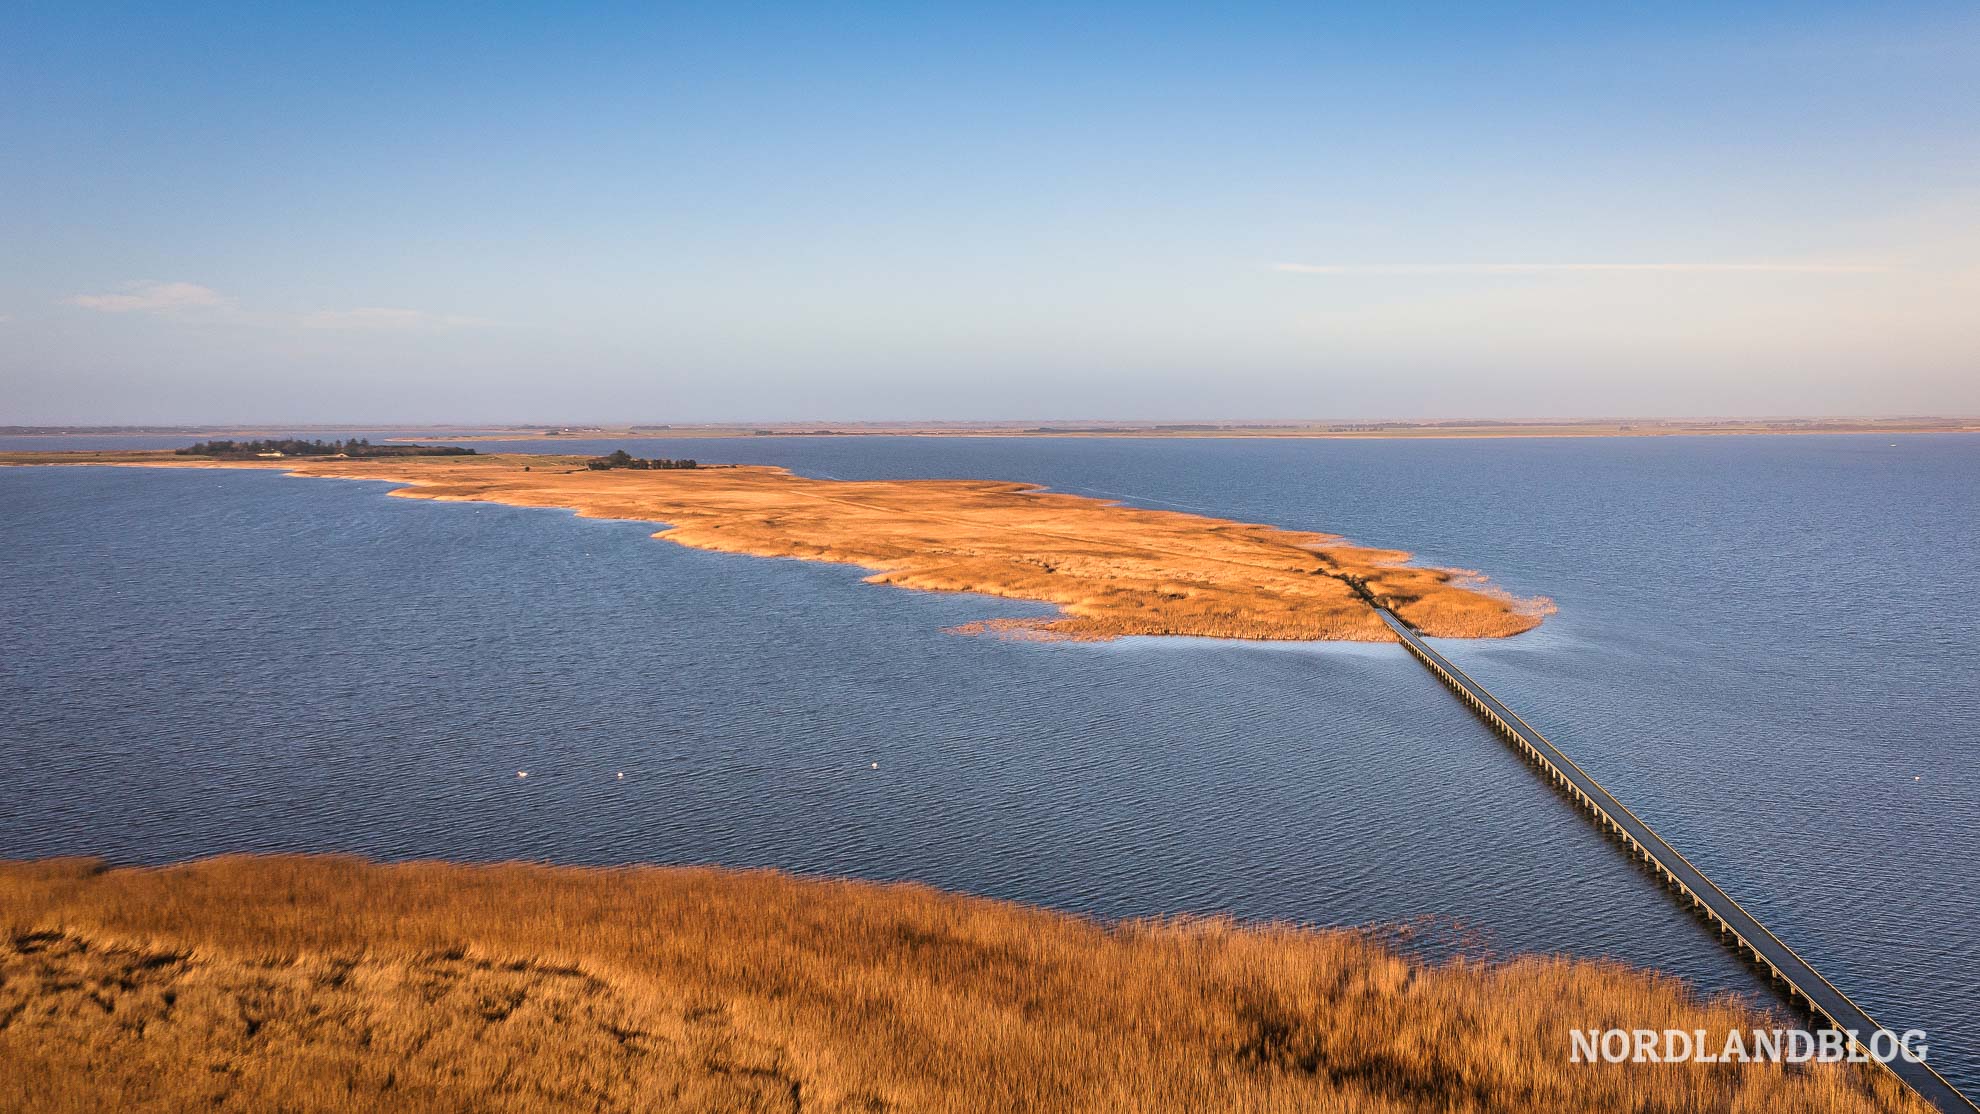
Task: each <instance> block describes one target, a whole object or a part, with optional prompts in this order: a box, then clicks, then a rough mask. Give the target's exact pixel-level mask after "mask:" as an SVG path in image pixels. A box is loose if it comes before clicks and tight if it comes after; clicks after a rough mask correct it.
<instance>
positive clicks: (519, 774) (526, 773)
mask: <svg viewBox="0 0 1980 1114" xmlns="http://www.w3.org/2000/svg"><path fill="white" fill-rule="evenodd" d="M516 776H517V777H519V778H525V777H528V776H529V771H528V770H517V771H516Z"/></svg>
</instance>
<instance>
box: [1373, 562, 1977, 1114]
mask: <svg viewBox="0 0 1980 1114" xmlns="http://www.w3.org/2000/svg"><path fill="white" fill-rule="evenodd" d="M1371 602H1373V601H1371ZM1376 613H1377V614H1379V615H1381V616H1382V621H1383V622H1385V623H1387V624H1388V625H1389V628H1390V629H1391V630H1393V631H1395V632H1396V637H1398V638H1400V639H1401V640H1402V644H1403V645H1404V646H1406V647H1408V649H1409V652H1410V653H1411V654H1413V655H1415V656H1416V659H1417V660H1418V661H1421V662H1422V663H1423V664H1424V665H1426V666H1428V667H1429V668H1430V672H1432V673H1434V674H1436V675H1437V677H1438V679H1439V680H1441V681H1443V682H1444V684H1446V685H1448V686H1450V689H1451V691H1453V692H1455V693H1457V695H1458V698H1459V699H1461V700H1463V701H1464V702H1465V703H1466V704H1468V705H1470V707H1471V709H1472V710H1473V711H1475V712H1477V713H1478V714H1479V715H1480V716H1481V717H1483V718H1484V720H1485V722H1487V723H1489V724H1491V725H1492V727H1493V728H1495V729H1496V730H1497V731H1498V732H1499V734H1501V735H1503V736H1505V738H1506V740H1507V741H1508V742H1510V743H1511V744H1512V745H1513V747H1514V748H1515V749H1517V750H1518V751H1519V752H1520V753H1521V754H1522V755H1523V756H1525V758H1526V759H1527V760H1528V761H1529V762H1531V763H1532V764H1533V765H1535V766H1537V767H1538V768H1539V769H1540V771H1541V772H1542V773H1543V774H1545V775H1546V777H1547V778H1548V779H1549V780H1550V781H1552V782H1553V783H1554V784H1555V785H1557V786H1559V787H1560V789H1561V790H1562V791H1563V792H1564V793H1566V794H1567V795H1568V796H1569V797H1571V798H1572V799H1573V800H1574V801H1575V803H1577V804H1579V805H1580V806H1581V807H1582V808H1583V809H1585V810H1587V812H1588V813H1589V814H1590V815H1591V816H1592V817H1593V818H1594V820H1595V822H1596V823H1598V824H1600V825H1601V826H1602V828H1603V830H1604V831H1606V832H1607V833H1609V834H1610V835H1612V836H1613V837H1614V838H1615V839H1616V840H1618V841H1619V842H1621V843H1622V845H1623V846H1624V847H1625V848H1627V849H1628V850H1629V852H1630V854H1631V855H1633V856H1635V857H1637V858H1639V859H1642V860H1643V861H1644V862H1645V863H1646V864H1648V865H1649V866H1650V867H1651V868H1652V869H1653V870H1655V871H1656V872H1657V873H1658V874H1659V875H1660V876H1661V877H1662V878H1663V880H1664V882H1665V884H1666V885H1667V886H1668V887H1670V888H1671V889H1672V890H1674V891H1675V892H1676V894H1677V895H1678V897H1679V899H1680V900H1681V901H1683V902H1684V903H1685V904H1686V905H1687V906H1688V907H1689V908H1691V909H1692V910H1693V911H1695V912H1696V913H1698V915H1699V916H1701V917H1703V918H1705V920H1706V921H1707V922H1709V923H1710V924H1711V925H1712V926H1713V927H1714V928H1715V929H1717V930H1718V933H1719V937H1720V939H1721V940H1724V941H1725V942H1726V943H1727V944H1728V945H1729V946H1731V947H1732V948H1733V950H1734V951H1735V952H1737V953H1739V954H1740V955H1741V956H1742V957H1746V958H1750V959H1751V960H1752V961H1753V963H1754V964H1755V965H1757V966H1758V967H1759V968H1760V969H1761V970H1763V971H1764V972H1765V973H1766V974H1767V976H1768V977H1769V978H1770V979H1771V980H1772V981H1774V982H1776V983H1779V984H1781V985H1783V986H1784V987H1785V988H1786V992H1787V995H1788V999H1789V1001H1790V1002H1792V1003H1795V1004H1798V1005H1802V1006H1805V1007H1807V1009H1808V1011H1809V1012H1810V1013H1811V1014H1813V1015H1814V1016H1815V1017H1817V1018H1819V1019H1820V1020H1821V1021H1822V1022H1823V1023H1826V1024H1827V1025H1829V1026H1831V1027H1833V1028H1835V1029H1838V1030H1841V1031H1842V1032H1844V1033H1849V1034H1851V1043H1852V1044H1854V1045H1855V1046H1856V1047H1859V1048H1862V1049H1863V1050H1864V1051H1865V1053H1866V1055H1867V1052H1868V1048H1869V1043H1870V1041H1871V1039H1872V1037H1873V1035H1874V1034H1876V1033H1877V1032H1878V1031H1879V1029H1881V1028H1882V1027H1881V1026H1879V1025H1878V1024H1877V1023H1876V1022H1875V1021H1873V1020H1871V1018H1870V1015H1869V1014H1868V1013H1867V1012H1865V1011H1864V1009H1863V1007H1861V1006H1859V1005H1857V1004H1856V1003H1855V1002H1853V1001H1851V1000H1850V998H1849V996H1848V995H1847V994H1844V993H1843V992H1842V991H1840V990H1838V989H1836V986H1835V984H1834V983H1831V982H1830V981H1829V980H1828V979H1826V978H1823V977H1822V975H1821V973H1820V972H1818V971H1817V970H1815V968H1814V967H1813V966H1811V965H1810V964H1809V963H1808V961H1807V960H1805V959H1803V958H1801V957H1800V956H1799V955H1796V954H1795V951H1794V949H1793V948H1790V947H1788V946H1787V945H1786V944H1785V943H1783V942H1782V941H1781V938H1780V937H1778V936H1775V935H1774V934H1773V933H1772V932H1771V931H1769V930H1768V929H1767V926H1766V925H1763V924H1761V923H1760V922H1759V920H1757V919H1756V918H1755V917H1754V916H1753V915H1752V914H1751V913H1748V912H1747V911H1746V910H1745V909H1743V908H1741V907H1740V904H1739V902H1737V901H1734V900H1733V899H1732V898H1731V897H1730V896H1729V895H1727V893H1726V892H1725V891H1724V890H1722V889H1720V888H1719V887H1718V886H1717V885H1716V884H1715V883H1714V882H1713V881H1712V880H1711V879H1710V878H1707V877H1705V874H1704V872H1702V871H1700V870H1699V869H1698V868H1697V867H1695V866H1693V865H1691V861H1690V860H1689V859H1686V858H1685V857H1684V856H1683V855H1681V854H1679V853H1678V851H1677V849H1676V848H1674V847H1672V846H1671V845H1670V844H1668V843H1666V842H1664V838H1663V837H1662V836H1660V835H1658V834H1657V832H1656V830H1655V829H1653V828H1651V827H1650V825H1648V824H1646V823H1644V822H1643V821H1642V820H1641V819H1638V817H1637V815H1636V814H1635V813H1633V812H1631V811H1630V810H1629V809H1628V808H1626V807H1625V806H1624V805H1623V803H1622V802H1621V801H1618V800H1616V799H1615V797H1613V796H1611V795H1610V794H1609V791H1608V790H1606V789H1604V788H1602V786H1601V783H1599V782H1597V781H1596V780H1595V779H1594V778H1592V777H1590V776H1588V774H1587V772H1586V771H1584V770H1582V768H1581V767H1580V766H1577V765H1575V763H1574V760H1573V759H1571V758H1569V757H1568V756H1567V755H1566V754H1564V753H1562V752H1561V750H1560V748H1558V747H1556V746H1555V745H1554V744H1553V743H1550V742H1548V741H1547V737H1546V736H1544V735H1542V734H1540V732H1538V731H1535V730H1534V729H1533V728H1532V726H1531V725H1529V724H1528V723H1527V722H1526V721H1525V720H1523V719H1521V718H1519V716H1518V715H1516V714H1514V712H1513V710H1512V709H1511V708H1508V707H1506V706H1505V705H1504V704H1502V703H1500V702H1499V700H1498V698H1497V697H1495V696H1493V695H1492V694H1491V693H1490V692H1487V691H1486V689H1485V686H1483V685H1481V684H1479V683H1478V682H1477V681H1474V680H1472V679H1471V678H1470V677H1468V676H1466V675H1465V672H1464V671H1463V670H1462V669H1459V668H1458V667H1457V666H1455V665H1453V664H1451V662H1450V660H1449V659H1447V658H1445V657H1444V655H1442V654H1440V653H1438V652H1437V651H1436V650H1434V649H1431V648H1430V646H1429V644H1428V643H1426V642H1424V641H1423V639H1421V638H1419V637H1417V634H1416V632H1415V631H1414V630H1411V629H1410V627H1409V625H1408V624H1407V623H1404V622H1403V621H1402V620H1401V619H1399V618H1397V617H1396V616H1395V615H1394V614H1393V613H1392V612H1390V611H1389V609H1388V608H1386V607H1382V606H1381V605H1380V604H1377V605H1376ZM1872 1062H1873V1063H1878V1062H1881V1061H1876V1060H1872ZM1883 1066H1884V1067H1886V1068H1888V1069H1889V1070H1890V1071H1891V1072H1892V1074H1894V1075H1896V1076H1897V1078H1898V1079H1899V1080H1900V1081H1901V1082H1903V1083H1904V1085H1905V1086H1907V1087H1909V1088H1910V1089H1911V1090H1912V1091H1914V1092H1916V1093H1917V1094H1918V1096H1919V1097H1920V1098H1923V1099H1924V1100H1925V1101H1927V1102H1929V1103H1931V1104H1933V1105H1934V1106H1937V1107H1938V1108H1939V1109H1940V1110H1943V1111H1946V1112H1947V1114H1980V1107H1976V1106H1975V1105H1974V1104H1973V1102H1972V1100H1970V1099H1968V1098H1967V1097H1966V1096H1965V1095H1963V1094H1961V1093H1960V1091H1959V1089H1958V1088H1956V1087H1954V1086H1953V1085H1952V1084H1951V1083H1949V1082H1947V1080H1946V1078H1945V1077H1944V1076H1942V1075H1940V1074H1939V1073H1938V1072H1937V1071H1936V1070H1934V1069H1933V1068H1932V1067H1931V1065H1929V1064H1927V1063H1925V1062H1923V1061H1914V1060H1906V1059H1903V1058H1902V1057H1900V1058H1897V1059H1893V1060H1891V1061H1889V1062H1888V1063H1884V1065H1883Z"/></svg>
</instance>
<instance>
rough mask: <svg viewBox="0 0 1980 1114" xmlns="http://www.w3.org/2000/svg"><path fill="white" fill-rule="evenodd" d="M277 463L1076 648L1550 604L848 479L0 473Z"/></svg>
mask: <svg viewBox="0 0 1980 1114" xmlns="http://www.w3.org/2000/svg"><path fill="white" fill-rule="evenodd" d="M85 456H86V457H88V458H90V459H92V460H102V461H105V462H112V463H145V464H157V465H166V466H177V467H195V468H198V467H207V468H211V467H229V468H257V467H259V468H280V469H283V470H286V471H290V472H293V473H295V474H297V475H303V476H330V477H344V478H358V479H375V480H392V481H396V482H399V483H404V484H409V485H411V486H409V487H406V488H402V489H400V490H399V491H396V492H394V493H393V494H396V495H402V496H406V497H408V498H413V499H437V500H456V501H458V500H479V501H487V502H495V503H507V504H511V505H514V506H524V507H568V508H571V509H573V510H576V511H577V512H578V513H579V514H580V515H584V516H587V517H593V518H621V519H636V520H645V521H651V522H665V523H668V524H670V526H671V528H670V529H667V530H663V531H661V532H660V533H658V534H656V535H655V536H656V537H660V538H665V539H666V540H668V541H672V542H678V543H679V544H681V545H687V546H694V547H696V548H700V549H715V550H723V551H726V552H730V553H747V554H752V555H755V556H759V557H797V558H802V559H804V560H809V561H835V562H840V563H843V564H849V565H858V566H860V567H862V568H867V569H871V570H874V575H873V576H871V577H869V578H868V579H869V580H870V581H871V582H873V583H876V584H893V585H897V586H899V587H903V588H918V589H924V590H928V591H938V592H980V593H983V594H986V595H993V596H1005V597H1010V598H1014V599H1026V600H1042V601H1045V602H1047V603H1053V604H1057V605H1058V606H1059V607H1060V608H1061V609H1062V610H1063V611H1064V612H1065V615H1064V617H1063V618H1060V619H1056V620H1040V621H1037V622H1022V623H1012V622H1004V623H999V624H989V625H986V626H987V627H988V628H989V629H1011V628H1014V627H1015V628H1020V629H1025V630H1030V631H1033V632H1043V633H1046V634H1049V635H1054V636H1061V637H1072V638H1112V637H1115V636H1117V635H1129V634H1181V635H1206V636H1210V637H1216V638H1270V639H1347V640H1356V641H1369V642H1389V641H1394V638H1393V636H1392V635H1391V634H1390V633H1389V630H1388V628H1387V627H1385V626H1384V625H1383V624H1382V622H1381V620H1380V619H1378V618H1377V617H1376V615H1375V612H1374V611H1373V610H1372V609H1371V608H1370V607H1369V606H1368V605H1367V604H1366V603H1365V602H1364V601H1363V600H1362V598H1361V597H1360V596H1359V595H1358V594H1357V593H1356V591H1355V589H1354V588H1353V587H1351V586H1350V584H1349V580H1350V579H1351V580H1353V581H1356V582H1358V583H1360V584H1361V585H1363V586H1364V587H1365V589H1366V590H1367V591H1368V592H1370V593H1372V594H1373V595H1374V596H1375V597H1377V598H1380V599H1382V600H1383V601H1384V602H1385V603H1387V604H1388V605H1389V606H1390V607H1391V609H1392V610H1394V611H1395V612H1396V614H1398V615H1400V616H1402V617H1403V618H1404V619H1406V620H1408V621H1409V622H1411V623H1413V624H1415V626H1416V627H1417V628H1418V629H1420V630H1422V631H1423V632H1424V633H1426V634H1430V635H1440V636H1444V637H1451V638H1500V637H1505V636H1508V635H1513V634H1518V633H1520V632H1521V631H1525V630H1530V629H1532V628H1533V627H1535V626H1537V625H1539V622H1540V619H1541V616H1542V615H1544V614H1545V612H1546V610H1547V605H1546V601H1544V600H1515V599H1512V598H1511V597H1509V596H1507V595H1505V594H1504V593H1502V592H1497V591H1494V590H1492V589H1490V588H1488V587H1486V586H1485V585H1484V584H1483V582H1482V580H1481V578H1479V577H1478V576H1477V575H1476V574H1474V573H1470V572H1468V571H1466V570H1461V569H1435V568H1423V567H1419V566H1413V565H1407V564H1404V562H1405V561H1407V560H1408V559H1409V554H1408V553H1405V552H1401V551H1398V550H1390V549H1371V548H1367V547H1364V546H1356V545H1350V544H1347V543H1346V542H1344V541H1343V540H1342V539H1341V538H1339V537H1336V536H1334V535H1331V534H1315V533H1300V532H1296V531H1289V530H1279V529H1275V528H1273V527H1269V526H1258V525H1253V524H1249V523H1242V522H1231V521H1227V520H1224V519H1217V518H1205V517H1202V516H1199V515H1192V514H1179V513H1176V512H1173V511H1150V510H1141V509H1139V508H1134V507H1124V506H1120V505H1117V504H1113V503H1108V502H1105V501H1103V500H1099V499H1089V498H1085V497H1083V496H1077V495H1062V494H1057V493H1052V492H1044V491H1040V490H1038V489H1037V488H1036V487H1035V486H1033V485H1030V484H1019V483H1000V482H991V481H983V480H881V481H867V482H847V481H839V480H814V479H807V478H805V477H802V476H794V475H792V474H790V473H789V472H787V471H785V470H783V469H781V468H762V467H740V468H707V469H700V470H695V471H660V472H654V471H624V470H615V471H592V470H589V469H586V468H584V467H583V466H582V458H576V457H546V456H526V455H508V456H482V457H443V458H405V459H395V460H334V459H331V460H293V459H292V460H282V461H275V460H270V461H225V462H213V461H197V460H188V459H187V458H185V457H174V456H173V455H171V454H169V453H99V454H75V455H70V454H62V453H45V454H42V453H14V454H5V455H4V456H0V463H16V464H33V463H61V462H63V461H65V460H68V461H75V462H81V461H80V459H79V458H81V457H85Z"/></svg>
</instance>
